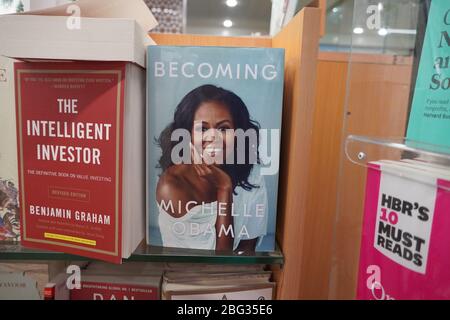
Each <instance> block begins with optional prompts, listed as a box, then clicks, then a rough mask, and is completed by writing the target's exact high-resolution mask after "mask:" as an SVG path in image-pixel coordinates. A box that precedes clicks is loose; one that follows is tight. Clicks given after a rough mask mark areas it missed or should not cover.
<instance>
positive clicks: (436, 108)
mask: <svg viewBox="0 0 450 320" xmlns="http://www.w3.org/2000/svg"><path fill="white" fill-rule="evenodd" d="M449 26H450V2H449V1H448V0H433V1H432V2H431V10H430V13H429V17H428V25H427V30H426V34H425V40H424V45H423V50H422V57H421V59H420V65H419V71H418V76H417V82H416V88H415V91H414V98H413V102H412V107H411V114H410V118H409V124H408V132H407V139H408V140H409V141H408V144H409V145H411V146H416V147H421V148H424V147H423V145H422V143H425V144H426V145H431V146H429V147H425V148H427V149H430V150H431V151H440V150H442V148H438V146H444V147H447V148H446V149H445V150H450V149H448V147H450V140H449V139H448V136H449V134H450V98H449V89H450V27H449ZM415 142H418V143H419V144H417V143H415ZM433 146H436V148H434V147H433Z"/></svg>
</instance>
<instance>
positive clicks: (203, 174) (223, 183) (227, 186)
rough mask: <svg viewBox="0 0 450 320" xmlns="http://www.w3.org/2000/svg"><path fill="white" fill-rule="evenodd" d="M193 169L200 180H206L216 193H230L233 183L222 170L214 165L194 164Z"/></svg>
mask: <svg viewBox="0 0 450 320" xmlns="http://www.w3.org/2000/svg"><path fill="white" fill-rule="evenodd" d="M194 169H195V171H196V172H197V174H198V176H199V177H200V178H204V179H206V180H208V182H209V183H210V184H212V185H213V186H214V187H215V188H216V189H217V191H218V192H219V191H223V192H231V191H232V188H233V183H232V181H231V178H230V176H229V175H228V174H226V173H225V171H223V170H222V169H220V168H218V167H216V166H214V165H210V166H208V165H206V164H196V165H194Z"/></svg>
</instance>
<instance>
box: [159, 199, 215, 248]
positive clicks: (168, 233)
mask: <svg viewBox="0 0 450 320" xmlns="http://www.w3.org/2000/svg"><path fill="white" fill-rule="evenodd" d="M158 208H159V215H158V223H159V228H160V231H161V237H162V242H163V246H165V247H175V248H186V249H205V250H215V248H216V219H217V201H215V202H212V203H206V204H203V205H202V204H200V205H197V206H195V207H192V208H191V209H190V210H189V211H188V212H187V213H186V214H185V215H184V216H183V217H180V218H174V217H172V216H171V215H170V214H168V213H167V212H166V211H165V210H164V209H163V208H161V207H160V206H159V205H158Z"/></svg>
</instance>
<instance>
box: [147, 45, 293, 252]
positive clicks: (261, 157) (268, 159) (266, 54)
mask: <svg viewBox="0 0 450 320" xmlns="http://www.w3.org/2000/svg"><path fill="white" fill-rule="evenodd" d="M147 68H148V73H147V75H148V92H147V97H148V101H147V104H148V111H147V241H148V243H149V244H151V245H155V246H164V247H178V248H190V249H203V250H218V251H221V250H235V251H239V252H254V251H273V250H274V247H275V221H276V210H277V209H276V208H277V191H278V169H279V155H280V136H281V134H280V129H281V117H282V98H283V81H284V50H283V49H271V48H270V49H264V48H263V49H261V48H228V47H170V46H158V47H149V49H148V63H147Z"/></svg>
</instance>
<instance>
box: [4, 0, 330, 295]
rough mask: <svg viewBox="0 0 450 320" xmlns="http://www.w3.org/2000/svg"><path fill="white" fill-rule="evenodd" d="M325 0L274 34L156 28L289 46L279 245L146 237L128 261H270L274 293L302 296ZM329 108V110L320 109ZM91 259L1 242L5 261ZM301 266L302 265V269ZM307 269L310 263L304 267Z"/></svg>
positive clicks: (237, 43)
mask: <svg viewBox="0 0 450 320" xmlns="http://www.w3.org/2000/svg"><path fill="white" fill-rule="evenodd" d="M324 5H325V1H312V2H311V4H310V6H309V7H305V8H303V9H302V10H301V11H300V12H299V13H298V14H297V15H296V16H295V17H294V18H293V19H292V20H291V22H290V23H289V24H288V25H287V26H286V27H285V28H284V29H283V30H282V31H281V32H280V33H279V34H278V35H276V36H274V37H273V38H250V37H249V38H246V37H216V36H201V35H188V34H155V33H151V34H150V36H151V38H152V39H153V40H154V41H155V42H156V43H157V44H158V45H172V46H173V45H178V46H183V45H188V46H226V47H260V48H284V49H285V70H284V75H285V79H284V106H283V127H282V137H281V139H282V146H281V159H280V168H281V171H280V173H279V177H280V179H279V191H278V212H277V232H276V241H277V245H276V249H275V251H274V252H271V253H263V252H261V253H256V254H240V253H239V252H234V253H226V252H225V253H215V252H210V251H199V250H185V249H171V248H162V247H152V246H149V245H146V244H145V242H143V243H141V245H140V246H139V247H138V249H137V250H135V252H134V253H133V254H132V255H131V257H130V258H129V259H126V261H133V262H180V263H207V264H241V265H244V264H264V265H271V266H272V271H273V273H274V278H275V280H276V282H277V286H276V294H275V298H277V299H297V298H298V297H299V295H301V293H300V292H301V291H302V290H303V289H302V288H300V287H301V286H302V280H303V279H305V278H306V277H307V273H306V272H304V271H303V269H302V268H303V265H304V264H305V263H306V261H307V259H304V256H305V255H307V254H308V252H309V250H312V248H311V247H310V246H309V240H308V236H309V232H312V231H310V229H309V227H308V224H311V223H313V224H317V222H318V221H319V220H320V216H316V215H315V213H314V212H313V210H310V208H309V207H308V206H307V200H308V187H309V185H310V182H311V181H312V180H313V177H312V176H311V174H310V172H311V166H312V165H313V164H312V162H311V150H312V146H313V140H314V138H315V137H317V136H318V135H319V134H320V132H318V130H319V129H320V128H319V127H315V126H313V123H314V121H313V120H314V117H321V115H320V114H317V113H316V112H315V105H314V95H315V80H316V67H317V57H318V48H319V39H320V36H321V32H323V30H324V29H323V28H324V24H323V23H324V20H323V16H324V12H325V11H324V10H322V9H323V6H324ZM321 112H323V113H326V111H325V110H323V111H321ZM70 260H73V261H86V260H90V259H89V258H84V257H80V256H76V255H69V254H64V253H59V252H54V251H44V250H39V249H29V248H25V247H22V246H21V245H19V244H0V261H4V262H8V261H10V262H12V261H48V262H54V261H70ZM299 269H301V271H300V272H299ZM305 270H306V269H305Z"/></svg>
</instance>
